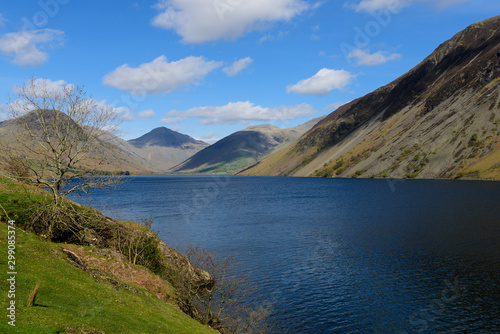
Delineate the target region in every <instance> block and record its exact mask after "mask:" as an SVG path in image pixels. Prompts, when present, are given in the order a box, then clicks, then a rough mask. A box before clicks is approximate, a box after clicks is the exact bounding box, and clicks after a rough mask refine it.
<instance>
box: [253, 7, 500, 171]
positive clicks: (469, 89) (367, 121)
mask: <svg viewBox="0 0 500 334" xmlns="http://www.w3.org/2000/svg"><path fill="white" fill-rule="evenodd" d="M499 126H500V16H496V17H493V18H490V19H488V20H484V21H481V22H478V23H476V24H473V25H471V26H469V27H468V28H466V29H465V30H463V31H461V32H459V33H458V34H456V35H455V36H453V37H452V38H451V39H450V40H448V41H446V42H445V43H443V44H442V45H440V46H439V47H438V48H437V49H436V50H435V51H434V52H433V53H432V54H431V55H430V56H428V57H427V58H426V59H424V60H423V61H422V62H421V63H420V64H418V65H417V66H416V67H414V68H413V69H412V70H410V71H409V72H408V73H406V74H405V75H403V76H401V77H400V78H398V79H396V80H395V81H393V82H391V83H390V84H388V85H386V86H384V87H381V88H379V89H377V90H376V91H374V92H372V93H370V94H368V95H366V96H364V97H361V98H359V99H357V100H354V101H352V102H350V103H349V104H346V105H344V106H342V107H340V108H339V109H337V110H335V111H334V112H332V113H331V114H330V115H328V116H327V117H326V118H325V119H323V120H322V121H320V122H319V123H318V124H317V125H316V126H315V127H313V128H312V129H311V130H310V131H308V133H307V134H306V135H304V136H303V137H302V138H301V139H300V140H299V141H298V142H297V143H296V144H294V145H292V146H290V147H289V148H287V149H285V150H283V151H281V152H279V153H277V154H275V155H273V156H271V157H269V158H267V159H265V160H263V161H262V162H261V163H259V164H258V165H256V166H254V167H253V168H250V169H248V170H246V171H244V172H243V174H247V175H293V176H340V177H393V178H460V177H470V178H494V179H500V130H499Z"/></svg>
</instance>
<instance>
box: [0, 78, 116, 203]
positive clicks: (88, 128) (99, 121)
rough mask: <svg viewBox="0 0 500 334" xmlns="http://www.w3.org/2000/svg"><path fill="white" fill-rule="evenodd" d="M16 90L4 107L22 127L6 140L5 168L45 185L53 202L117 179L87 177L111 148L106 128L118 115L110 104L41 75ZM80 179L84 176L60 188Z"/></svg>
mask: <svg viewBox="0 0 500 334" xmlns="http://www.w3.org/2000/svg"><path fill="white" fill-rule="evenodd" d="M15 93H16V94H15V96H14V97H13V98H10V101H9V104H8V106H7V109H8V114H9V116H10V118H11V119H12V122H14V123H15V124H16V125H18V126H20V128H21V131H16V133H15V134H14V136H13V137H14V138H15V143H7V145H9V146H10V150H7V151H8V153H7V154H8V156H7V159H5V160H6V163H7V164H8V165H10V168H4V170H7V172H9V171H10V172H11V174H14V175H13V176H15V177H16V178H21V179H24V180H26V181H30V182H31V183H34V184H37V185H39V186H43V187H45V188H47V189H49V190H50V192H51V194H52V197H53V200H54V202H55V203H58V202H59V201H60V199H61V197H65V196H67V195H69V194H70V193H73V192H75V191H81V190H83V191H88V190H89V189H90V188H94V187H103V186H109V185H111V184H113V183H115V182H116V178H109V177H88V176H89V174H92V172H96V171H98V170H99V167H101V166H102V165H103V163H104V162H105V161H106V159H109V158H110V154H113V151H114V146H113V143H112V138H113V136H112V135H111V134H110V130H111V129H113V128H114V127H116V126H117V123H118V120H119V118H118V116H119V115H118V114H117V113H116V112H114V110H113V108H112V107H111V106H106V105H104V104H102V103H99V102H98V101H96V100H94V99H92V98H91V97H87V95H86V93H85V92H84V90H83V88H82V87H80V86H74V85H70V84H65V85H64V86H63V87H59V86H54V85H53V84H52V85H51V84H50V82H49V81H48V80H45V79H34V78H31V79H30V80H29V81H28V82H27V83H25V84H24V85H23V86H22V87H16V89H15ZM7 167H9V166H7ZM13 171H14V172H15V173H12V172H13ZM19 171H22V173H19ZM82 177H86V178H85V180H81V179H80V180H79V182H76V183H74V184H71V186H70V187H64V186H65V185H67V184H68V182H69V181H70V180H71V179H74V178H82Z"/></svg>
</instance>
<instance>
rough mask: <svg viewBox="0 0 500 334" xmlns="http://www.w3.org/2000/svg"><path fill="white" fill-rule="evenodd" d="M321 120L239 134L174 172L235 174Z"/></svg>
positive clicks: (205, 151) (225, 139) (210, 148)
mask: <svg viewBox="0 0 500 334" xmlns="http://www.w3.org/2000/svg"><path fill="white" fill-rule="evenodd" d="M320 119H321V118H316V119H313V120H311V121H309V122H307V123H304V124H301V125H299V126H297V127H293V128H287V129H282V128H278V127H276V126H273V125H270V124H265V125H257V126H250V127H248V128H246V129H244V130H241V131H237V132H235V133H233V134H231V135H229V136H227V137H225V138H223V139H221V140H219V141H218V142H216V143H215V144H213V145H211V146H209V147H207V148H205V149H204V150H202V151H200V152H198V153H196V154H195V155H193V156H192V157H191V158H189V159H187V160H186V161H184V162H183V163H181V164H179V165H178V166H176V167H174V168H173V169H172V171H173V172H190V173H194V172H196V173H215V172H223V173H235V172H237V171H240V170H241V169H243V168H246V167H249V166H251V165H253V164H255V163H256V162H258V161H260V160H261V159H263V158H264V157H266V156H268V155H270V154H273V153H274V152H277V151H280V150H282V149H284V148H286V147H287V146H289V145H291V144H292V143H293V142H295V141H296V140H297V139H299V138H300V137H301V136H302V135H303V134H304V133H305V132H306V131H308V130H309V129H311V128H312V127H313V126H314V125H315V124H316V123H317V122H318V121H319V120H320Z"/></svg>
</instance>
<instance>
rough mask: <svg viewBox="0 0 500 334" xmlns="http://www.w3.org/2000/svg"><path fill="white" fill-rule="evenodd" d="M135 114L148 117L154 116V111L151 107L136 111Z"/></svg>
mask: <svg viewBox="0 0 500 334" xmlns="http://www.w3.org/2000/svg"><path fill="white" fill-rule="evenodd" d="M137 116H139V117H140V118H142V119H150V118H153V117H155V116H156V113H155V112H154V110H153V109H148V110H143V111H140V112H138V113H137Z"/></svg>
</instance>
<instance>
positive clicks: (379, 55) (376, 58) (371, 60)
mask: <svg viewBox="0 0 500 334" xmlns="http://www.w3.org/2000/svg"><path fill="white" fill-rule="evenodd" d="M368 52H369V51H368V50H361V49H355V50H353V51H352V52H351V53H349V55H348V56H347V57H348V58H356V59H357V62H356V65H357V66H362V65H365V66H375V65H381V64H384V63H386V62H388V61H391V60H396V59H400V58H401V55H400V54H398V53H393V54H391V55H385V53H386V52H383V51H378V52H375V53H372V54H370V53H368Z"/></svg>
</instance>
